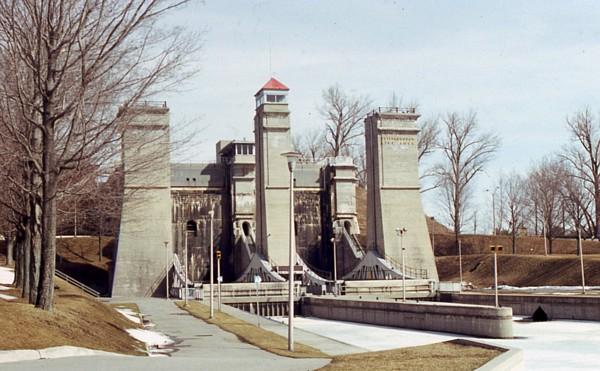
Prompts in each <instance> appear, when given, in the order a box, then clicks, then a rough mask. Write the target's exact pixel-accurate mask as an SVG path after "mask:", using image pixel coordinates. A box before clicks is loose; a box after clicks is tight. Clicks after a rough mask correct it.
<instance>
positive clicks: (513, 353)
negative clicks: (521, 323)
mask: <svg viewBox="0 0 600 371" xmlns="http://www.w3.org/2000/svg"><path fill="white" fill-rule="evenodd" d="M497 348H499V349H506V352H504V353H502V354H500V355H499V356H497V357H496V358H494V359H492V360H491V361H489V362H488V363H486V364H485V365H483V366H481V367H479V368H478V369H477V371H510V370H521V369H523V351H522V350H521V349H518V348H507V347H497Z"/></svg>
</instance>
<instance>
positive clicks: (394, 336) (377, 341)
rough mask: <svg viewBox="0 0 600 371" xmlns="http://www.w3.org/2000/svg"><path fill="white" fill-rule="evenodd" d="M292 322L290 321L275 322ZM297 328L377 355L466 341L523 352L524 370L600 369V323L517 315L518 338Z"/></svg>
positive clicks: (331, 325)
mask: <svg viewBox="0 0 600 371" xmlns="http://www.w3.org/2000/svg"><path fill="white" fill-rule="evenodd" d="M274 319H276V320H277V321H281V322H287V319H286V318H281V317H277V318H274ZM294 323H295V326H294V327H297V328H300V329H302V330H306V331H309V332H313V333H316V334H319V335H322V336H325V337H329V338H332V339H335V340H338V341H342V342H345V343H348V344H351V345H355V346H359V347H361V348H366V349H369V350H372V351H376V350H385V349H391V348H402V347H409V346H417V345H425V344H431V343H436V342H442V341H447V340H451V339H456V338H461V339H469V340H474V341H479V342H484V343H489V344H495V345H499V346H506V347H512V348H519V349H522V350H523V368H524V369H525V370H575V369H577V370H583V369H587V370H598V365H599V364H600V352H599V351H598V349H599V348H600V323H599V322H588V321H566V320H564V321H562V320H561V321H549V322H525V321H520V318H518V317H515V321H514V322H513V331H514V334H515V338H514V339H485V338H473V337H468V336H460V335H455V334H449V333H440V332H428V331H417V330H408V329H400V328H393V327H384V326H374V325H366V324H360V323H352V322H340V321H329V320H323V319H318V318H304V317H296V318H295V319H294Z"/></svg>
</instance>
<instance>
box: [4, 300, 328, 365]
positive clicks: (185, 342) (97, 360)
mask: <svg viewBox="0 0 600 371" xmlns="http://www.w3.org/2000/svg"><path fill="white" fill-rule="evenodd" d="M117 302H135V303H137V304H138V306H139V307H140V311H141V312H142V313H144V314H146V315H147V318H148V319H150V320H151V321H152V322H154V323H155V324H156V327H155V330H156V331H159V332H163V333H165V334H167V335H169V336H171V337H173V338H174V339H175V340H177V341H178V344H177V345H176V351H175V352H173V353H172V355H171V356H170V357H104V356H100V357H73V358H61V359H48V360H38V361H26V362H18V363H5V364H2V365H1V366H0V368H1V369H2V370H31V369H44V371H50V370H90V371H91V370H143V371H151V370H172V371H175V370H235V371H239V370H244V371H253V370H256V371H258V370H261V371H262V370H298V371H300V370H313V369H316V368H320V367H322V366H324V365H326V364H327V363H328V362H329V360H328V359H292V358H286V357H280V356H277V355H274V354H272V353H269V352H265V351H263V350H261V349H259V348H257V347H255V346H253V345H249V344H246V343H243V342H241V341H239V340H238V339H237V337H236V336H235V335H232V334H230V333H228V332H225V331H223V330H221V329H219V328H218V327H217V326H214V325H210V324H207V323H206V322H204V321H202V320H199V319H197V318H194V317H192V316H191V315H189V314H188V313H187V312H185V311H182V310H181V309H179V308H177V307H176V306H175V304H173V303H172V302H170V301H166V300H164V299H153V298H144V299H120V300H118V301H117Z"/></svg>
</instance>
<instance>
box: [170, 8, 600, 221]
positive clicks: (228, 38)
mask: <svg viewBox="0 0 600 371" xmlns="http://www.w3.org/2000/svg"><path fill="white" fill-rule="evenodd" d="M599 20H600V2H595V1H577V2H568V1H561V2H559V1H555V2H553V1H539V2H536V1H526V2H524V1H519V2H517V1H514V2H513V1H495V2H491V1H477V2H474V1H411V2H405V1H294V2H292V1H282V0H279V1H250V0H246V1H211V0H206V1H205V2H196V3H193V4H192V5H190V6H188V7H186V8H185V9H184V10H183V11H179V12H178V13H177V14H174V15H173V17H172V18H171V21H173V22H176V23H178V24H181V25H184V26H187V27H190V28H193V29H204V30H206V32H205V34H204V39H205V42H204V48H203V51H202V53H201V55H200V56H199V58H198V61H197V63H198V66H199V67H200V68H201V72H200V73H199V74H198V75H197V77H195V78H194V79H193V80H190V81H189V82H188V84H187V86H186V88H187V90H186V91H185V92H183V93H178V94H171V95H169V96H167V97H166V98H167V99H168V101H169V106H170V107H171V112H172V121H173V122H175V123H178V122H184V121H191V122H192V123H193V127H194V128H196V129H198V130H201V131H200V140H201V143H200V144H198V145H195V146H193V147H190V148H189V150H187V151H186V152H185V154H186V155H185V158H184V160H185V161H189V162H206V161H213V160H214V156H215V155H214V152H215V149H214V148H215V147H214V144H215V142H216V141H217V140H219V139H242V138H247V139H250V138H253V132H252V130H253V122H252V118H253V114H254V97H253V96H254V93H255V92H256V91H257V90H258V89H259V88H260V87H261V86H262V85H263V84H264V83H265V82H266V81H267V80H268V79H269V77H270V76H274V77H276V78H277V79H279V80H280V81H282V82H283V83H285V84H286V85H287V86H289V88H290V98H289V104H290V110H291V111H292V118H291V120H292V121H291V122H292V130H293V131H296V132H297V131H302V130H306V129H307V128H310V127H322V125H323V121H322V119H321V118H320V117H319V115H318V113H317V110H316V106H317V105H318V104H319V102H320V98H321V91H322V90H323V89H325V88H326V87H328V86H330V85H332V84H335V83H339V84H340V85H341V86H342V87H343V88H344V89H346V90H347V91H349V92H353V93H355V94H365V95H369V96H370V97H371V99H372V100H373V102H374V105H375V106H378V105H385V103H386V102H387V101H388V100H389V97H390V95H391V94H392V92H396V94H398V95H399V96H402V97H403V98H404V100H405V101H417V102H418V103H419V109H420V111H421V113H422V115H423V117H431V116H436V115H439V114H443V113H445V112H448V111H457V112H467V111H469V110H473V111H476V112H477V115H478V119H479V123H480V126H481V128H482V129H483V130H493V131H495V132H496V133H498V134H499V136H501V137H502V148H501V150H500V151H499V152H498V154H497V156H496V160H494V162H493V163H492V164H490V166H489V171H488V174H490V176H491V177H494V176H495V174H496V173H498V172H499V171H504V172H510V171H512V170H516V171H520V172H523V171H526V170H527V168H528V167H529V166H530V165H531V164H532V163H533V162H535V161H537V160H539V159H540V158H542V157H543V156H544V155H546V154H549V153H551V152H552V151H555V150H557V149H559V148H560V147H561V146H563V145H565V144H567V143H568V141H569V136H568V133H567V131H566V129H565V118H566V117H567V116H568V115H570V114H572V113H574V112H575V111H577V110H580V109H583V108H585V107H590V108H591V109H592V110H593V111H594V112H598V111H600V100H599V98H600V73H599V66H600V23H599ZM489 182H490V181H489V176H488V175H485V174H484V175H482V176H481V178H480V180H479V191H478V193H479V194H482V195H481V196H480V197H478V201H477V202H478V203H479V204H480V205H479V206H480V208H482V209H485V208H489V207H490V204H491V201H490V197H489V195H486V194H484V191H483V190H484V189H485V188H487V187H489ZM424 202H425V206H426V210H427V212H428V213H429V214H431V215H436V216H437V217H439V218H441V217H443V215H442V211H440V210H439V208H438V205H437V203H436V197H435V194H434V193H432V192H428V193H426V195H425V197H424ZM488 224H489V223H488ZM486 225H487V224H486V222H485V221H483V220H481V221H480V226H483V227H485V226H486Z"/></svg>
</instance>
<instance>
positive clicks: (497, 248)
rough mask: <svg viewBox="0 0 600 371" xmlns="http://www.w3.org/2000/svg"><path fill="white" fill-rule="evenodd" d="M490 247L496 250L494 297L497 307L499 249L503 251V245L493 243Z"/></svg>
mask: <svg viewBox="0 0 600 371" xmlns="http://www.w3.org/2000/svg"><path fill="white" fill-rule="evenodd" d="M490 249H491V250H492V251H493V252H494V297H495V302H496V308H497V307H498V251H502V245H491V246H490Z"/></svg>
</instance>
